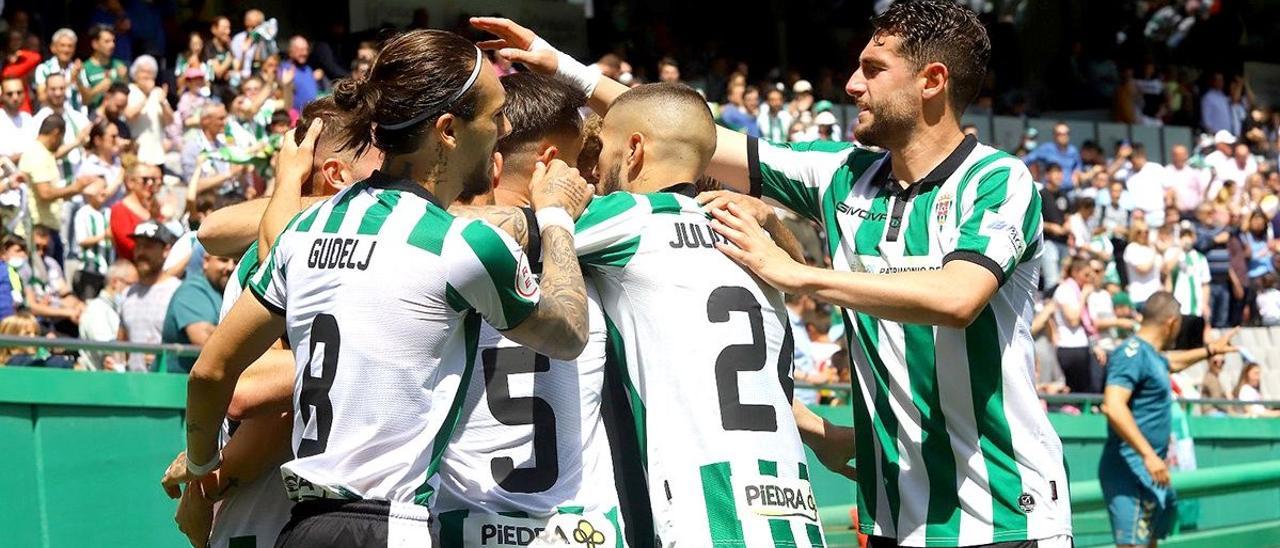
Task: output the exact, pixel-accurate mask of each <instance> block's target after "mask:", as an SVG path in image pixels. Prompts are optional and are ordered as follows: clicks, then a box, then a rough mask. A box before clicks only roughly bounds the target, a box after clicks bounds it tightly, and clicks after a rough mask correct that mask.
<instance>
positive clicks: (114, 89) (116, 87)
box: [107, 82, 129, 95]
mask: <svg viewBox="0 0 1280 548" xmlns="http://www.w3.org/2000/svg"><path fill="white" fill-rule="evenodd" d="M116 93H123V94H125V95H128V94H129V84H126V83H124V82H116V83H113V84H111V87H109V88H107V95H114V94H116Z"/></svg>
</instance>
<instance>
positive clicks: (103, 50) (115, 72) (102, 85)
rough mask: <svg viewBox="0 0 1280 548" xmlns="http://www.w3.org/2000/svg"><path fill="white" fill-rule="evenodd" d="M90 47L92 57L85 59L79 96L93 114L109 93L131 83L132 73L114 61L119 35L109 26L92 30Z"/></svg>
mask: <svg viewBox="0 0 1280 548" xmlns="http://www.w3.org/2000/svg"><path fill="white" fill-rule="evenodd" d="M89 46H90V47H91V48H93V54H92V55H90V56H89V58H88V59H85V61H84V65H83V68H82V69H81V70H80V79H79V81H78V82H77V83H76V85H77V87H79V88H80V96H81V99H82V100H83V101H84V104H85V105H87V106H88V107H89V109H90V110H92V109H96V108H98V105H101V104H102V98H103V97H105V96H106V94H107V89H108V88H110V87H111V84H114V83H116V82H120V83H125V84H127V83H129V69H128V67H126V66H125V65H124V62H123V61H121V60H119V59H115V58H112V57H111V56H112V55H113V54H114V53H115V52H116V34H115V32H112V30H111V27H109V26H107V25H94V26H93V27H92V28H90V29H89Z"/></svg>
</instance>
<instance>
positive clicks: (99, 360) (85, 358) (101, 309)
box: [80, 293, 124, 371]
mask: <svg viewBox="0 0 1280 548" xmlns="http://www.w3.org/2000/svg"><path fill="white" fill-rule="evenodd" d="M119 335H120V312H119V311H117V310H116V305H115V303H114V302H112V300H108V299H107V298H106V294H105V293H102V294H100V295H99V296H98V297H97V298H95V299H92V300H90V301H89V302H87V303H84V312H81V313H80V338H81V339H84V340H86V341H99V342H103V341H114V340H116V337H118V336H119ZM107 354H108V352H103V351H84V352H81V359H80V361H81V363H85V364H86V366H87V367H90V368H91V369H106V368H107V367H106V366H105V364H104V361H105V360H106V357H107ZM117 367H119V369H115V370H118V371H123V370H124V369H123V367H124V364H117Z"/></svg>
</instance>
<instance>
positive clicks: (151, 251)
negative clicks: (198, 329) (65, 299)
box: [119, 221, 182, 371]
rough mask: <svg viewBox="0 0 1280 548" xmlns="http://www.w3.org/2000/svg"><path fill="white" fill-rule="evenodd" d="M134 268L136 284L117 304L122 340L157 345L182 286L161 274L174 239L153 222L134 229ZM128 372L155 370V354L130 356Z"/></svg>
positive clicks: (175, 280) (168, 276)
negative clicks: (167, 314)
mask: <svg viewBox="0 0 1280 548" xmlns="http://www.w3.org/2000/svg"><path fill="white" fill-rule="evenodd" d="M133 239H134V242H135V245H136V247H135V248H134V254H133V257H134V267H135V268H137V270H138V283H135V284H133V285H131V286H129V289H126V290H125V292H124V300H122V301H121V302H120V333H119V338H120V340H121V341H127V342H132V343H146V344H156V343H159V342H160V341H161V333H162V332H163V330H164V317H165V313H166V312H167V311H168V309H169V301H170V300H172V299H173V294H174V292H176V291H177V290H178V286H180V285H182V281H181V280H179V279H178V278H175V277H173V276H170V275H168V274H166V273H165V272H164V269H163V268H162V267H163V265H164V259H165V256H166V255H168V253H169V248H170V246H172V245H173V242H174V240H175V239H176V238H175V237H174V235H173V233H172V232H170V231H169V229H167V228H165V227H164V226H163V225H160V224H157V223H155V222H154V221H146V222H144V223H141V224H139V225H138V226H137V228H135V229H134V230H133ZM127 368H128V370H129V371H155V370H156V368H157V364H156V363H155V358H154V355H150V354H142V353H130V354H129V359H128V365H127Z"/></svg>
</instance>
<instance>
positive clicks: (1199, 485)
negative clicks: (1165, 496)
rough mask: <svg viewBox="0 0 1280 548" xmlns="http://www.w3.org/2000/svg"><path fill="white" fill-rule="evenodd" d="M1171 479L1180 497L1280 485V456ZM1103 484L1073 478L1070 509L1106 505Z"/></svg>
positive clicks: (1098, 508)
mask: <svg viewBox="0 0 1280 548" xmlns="http://www.w3.org/2000/svg"><path fill="white" fill-rule="evenodd" d="M1170 477H1171V479H1170V480H1169V483H1170V484H1171V485H1173V488H1174V490H1176V491H1177V493H1178V498H1179V499H1186V498H1193V497H1207V496H1209V495H1221V494H1225V493H1238V492H1241V491H1252V490H1255V489H1266V488H1268V487H1273V486H1280V460H1273V461H1267V462H1256V463H1250V464H1233V465H1230V466H1216V467H1213V468H1204V469H1201V470H1190V471H1186V472H1172V473H1171V474H1170ZM1106 507H1107V505H1106V501H1105V500H1103V498H1102V485H1101V484H1100V483H1099V482H1098V481H1097V480H1091V481H1080V482H1072V484H1071V510H1072V511H1073V512H1088V511H1091V510H1102V509H1104V508H1106Z"/></svg>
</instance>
